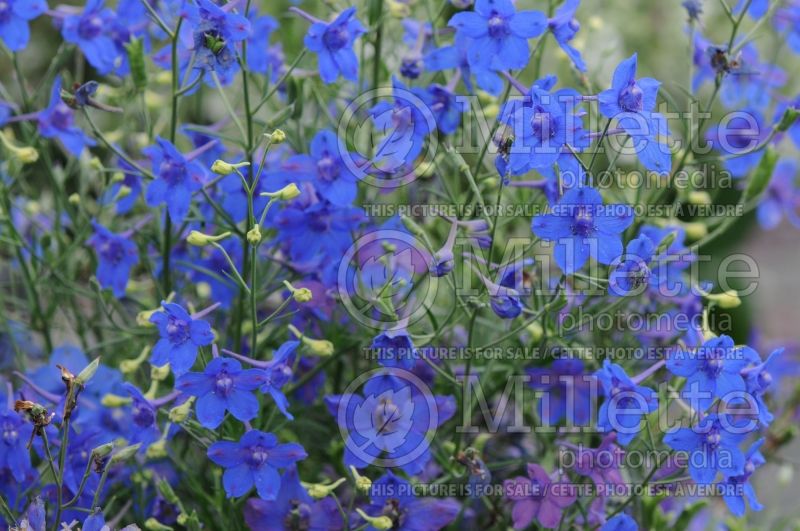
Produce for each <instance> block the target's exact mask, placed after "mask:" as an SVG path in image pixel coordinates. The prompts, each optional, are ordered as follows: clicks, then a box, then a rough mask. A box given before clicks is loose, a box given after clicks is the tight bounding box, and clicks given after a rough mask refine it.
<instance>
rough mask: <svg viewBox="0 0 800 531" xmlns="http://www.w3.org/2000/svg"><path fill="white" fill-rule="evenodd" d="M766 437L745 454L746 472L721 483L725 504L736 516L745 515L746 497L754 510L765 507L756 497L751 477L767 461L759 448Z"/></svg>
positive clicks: (755, 443) (727, 478)
mask: <svg viewBox="0 0 800 531" xmlns="http://www.w3.org/2000/svg"><path fill="white" fill-rule="evenodd" d="M764 442H765V439H763V438H762V439H759V440H757V441H756V442H754V443H753V444H752V445H751V446H750V448H748V449H747V452H746V453H745V454H744V459H745V462H744V474H742V475H739V476H729V477H726V478H725V479H723V480H722V481H721V482H720V483H721V491H722V492H723V495H722V498H723V499H724V500H725V504H726V505H727V506H728V509H730V511H731V513H733V515H734V516H736V517H739V518H741V517H743V516H744V514H745V499H746V500H747V502H748V503H749V504H750V509H752V510H753V511H760V510H762V509H763V508H764V506H763V505H761V504H760V503H759V502H758V498H756V491H755V489H754V488H753V485H751V484H750V481H749V480H750V477H751V476H752V475H753V472H755V470H756V468H758V467H760V466H761V465H763V464H764V463H766V459H764V456H763V455H762V454H761V452H760V451H759V449H760V448H761V446H763V444H764Z"/></svg>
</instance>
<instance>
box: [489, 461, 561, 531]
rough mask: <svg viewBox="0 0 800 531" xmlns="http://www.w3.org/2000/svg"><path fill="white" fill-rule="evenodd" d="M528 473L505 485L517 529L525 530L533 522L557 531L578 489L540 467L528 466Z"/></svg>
mask: <svg viewBox="0 0 800 531" xmlns="http://www.w3.org/2000/svg"><path fill="white" fill-rule="evenodd" d="M527 472H528V477H522V476H517V477H515V478H512V479H507V480H505V481H504V482H503V491H504V492H505V495H506V498H508V499H509V500H511V502H512V503H513V504H514V506H513V508H512V509H511V519H512V520H513V522H514V529H526V528H527V527H529V526H530V525H531V523H532V522H533V521H534V520H536V521H537V522H538V523H539V525H541V526H542V527H544V528H545V529H555V528H556V527H558V524H559V522H560V521H561V516H562V513H563V511H564V509H566V508H567V507H569V506H570V505H572V504H573V503H575V490H573V489H570V488H569V485H568V484H567V483H565V482H562V481H555V480H553V479H551V477H550V476H549V475H548V474H547V471H545V469H544V468H542V466H541V465H537V464H535V463H528V465H527Z"/></svg>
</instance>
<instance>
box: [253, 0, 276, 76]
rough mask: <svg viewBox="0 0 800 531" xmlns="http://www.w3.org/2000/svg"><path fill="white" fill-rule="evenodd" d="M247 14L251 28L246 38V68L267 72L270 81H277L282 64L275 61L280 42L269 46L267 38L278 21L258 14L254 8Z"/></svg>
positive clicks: (273, 30) (260, 72)
mask: <svg viewBox="0 0 800 531" xmlns="http://www.w3.org/2000/svg"><path fill="white" fill-rule="evenodd" d="M248 16H249V18H250V25H251V26H252V28H253V29H252V31H251V32H250V36H249V37H248V38H247V68H249V69H250V71H251V72H257V73H259V74H264V75H267V74H269V76H270V79H271V80H272V81H277V79H278V76H280V74H281V72H280V70H281V66H282V61H280V60H278V61H276V58H277V56H276V52H277V51H278V50H279V49H280V44H276V45H274V47H273V46H270V44H269V40H270V37H271V36H272V34H273V33H274V32H275V30H277V29H278V21H277V20H275V19H274V18H272V17H271V16H269V15H263V16H259V15H258V13H257V11H256V10H255V9H253V10H251V11H250V13H249V15H248Z"/></svg>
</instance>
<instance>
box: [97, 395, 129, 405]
mask: <svg viewBox="0 0 800 531" xmlns="http://www.w3.org/2000/svg"><path fill="white" fill-rule="evenodd" d="M132 401H133V400H131V398H130V397H128V396H119V395H115V394H113V393H108V394H106V395H103V398H102V399H101V400H100V403H101V404H103V405H104V406H105V407H123V406H127V405H128V404H130V403H131V402H132Z"/></svg>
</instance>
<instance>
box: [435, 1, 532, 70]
mask: <svg viewBox="0 0 800 531" xmlns="http://www.w3.org/2000/svg"><path fill="white" fill-rule="evenodd" d="M447 24H448V26H452V27H454V28H456V35H457V36H458V35H463V36H466V37H469V38H471V39H473V41H472V42H471V43H470V47H469V51H468V58H469V62H470V64H471V65H474V66H478V67H482V68H488V67H490V66H491V67H492V68H494V69H496V70H512V69H517V68H524V67H525V65H527V64H528V55H529V48H528V39H530V38H533V37H538V36H539V35H541V34H542V33H543V32H544V30H545V29H546V28H547V17H546V16H545V15H544V14H543V13H541V12H539V11H519V12H518V11H516V10H515V9H514V4H512V3H511V0H477V1H476V2H475V11H474V12H473V11H462V12H461V13H456V14H455V15H453V17H452V18H451V19H450V21H449V22H448V23H447Z"/></svg>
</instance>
